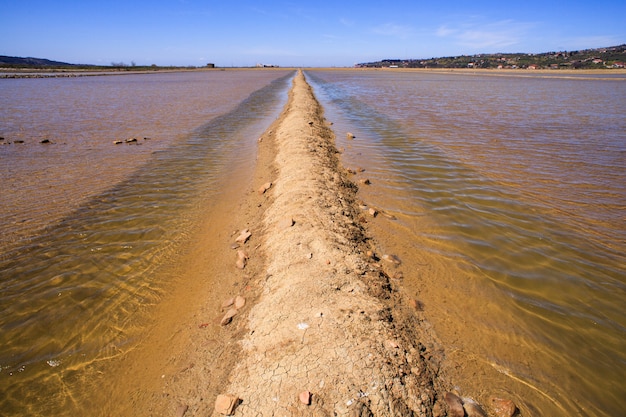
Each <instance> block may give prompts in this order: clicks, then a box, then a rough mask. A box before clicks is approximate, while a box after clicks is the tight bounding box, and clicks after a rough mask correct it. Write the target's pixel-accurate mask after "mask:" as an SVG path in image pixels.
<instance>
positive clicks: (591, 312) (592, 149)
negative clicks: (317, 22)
mask: <svg viewBox="0 0 626 417" xmlns="http://www.w3.org/2000/svg"><path fill="white" fill-rule="evenodd" d="M307 76H308V77H309V79H310V80H311V81H312V82H313V85H314V88H315V91H316V94H318V98H319V99H320V101H321V102H322V105H323V106H324V107H325V109H326V115H327V118H328V119H329V120H330V121H331V122H334V126H333V127H334V129H335V131H336V134H337V137H338V143H339V146H343V147H345V152H344V164H345V165H348V166H353V167H355V166H362V167H364V168H365V169H366V172H365V173H364V174H361V176H367V178H369V179H370V180H371V182H372V185H371V186H369V187H362V190H361V191H360V194H361V197H362V198H363V199H364V200H366V203H368V204H371V205H374V206H375V207H377V208H379V209H382V210H384V211H386V212H388V213H389V214H392V215H394V216H396V217H397V220H396V221H389V220H385V219H384V218H381V217H379V218H377V219H375V220H370V223H371V227H372V229H373V230H374V232H375V233H376V234H377V237H378V238H379V240H380V242H381V245H382V246H383V247H382V248H381V250H393V251H395V252H396V253H397V254H398V255H399V256H400V258H401V259H402V260H403V266H402V268H404V269H405V272H407V273H405V276H406V279H405V281H404V282H403V283H402V285H403V286H404V288H405V290H406V291H407V292H408V293H410V294H414V295H415V296H416V297H417V298H419V299H420V300H421V301H422V302H423V303H424V306H425V314H426V316H427V318H428V320H429V321H430V322H431V323H433V327H434V330H435V332H436V333H437V335H438V336H439V337H440V339H441V341H442V343H443V346H444V347H445V348H446V354H447V360H448V372H449V373H450V375H451V376H452V379H453V380H454V381H455V382H454V383H455V384H458V388H459V390H460V391H461V392H462V394H463V395H471V396H475V397H477V399H479V400H481V402H483V403H487V402H488V397H489V396H490V395H499V396H508V397H512V398H514V400H515V401H516V402H517V403H518V405H519V406H520V408H521V409H522V411H523V414H524V415H584V416H613V415H619V414H621V413H622V411H623V410H624V408H626V400H625V398H626V391H624V385H623V376H624V372H623V370H624V369H625V368H624V365H625V364H626V313H625V312H624V308H623V306H624V302H623V300H624V297H625V296H626V275H625V273H624V265H626V257H625V256H624V253H626V243H625V242H626V228H625V227H624V224H626V223H625V222H624V209H625V208H626V119H625V118H624V114H626V103H625V102H624V100H623V97H625V96H626V82H625V81H624V79H623V77H612V76H610V75H609V76H603V75H600V76H585V77H575V76H568V77H564V78H562V77H558V76H551V77H544V76H525V77H513V76H480V75H471V74H441V73H439V74H435V73H424V72H419V73H416V72H414V73H410V72H409V73H401V72H389V71H385V72H383V71H378V72H374V71H367V72H363V71H309V72H307ZM347 131H351V132H353V133H354V134H355V135H356V138H355V139H354V140H347V139H346V136H345V132H347Z"/></svg>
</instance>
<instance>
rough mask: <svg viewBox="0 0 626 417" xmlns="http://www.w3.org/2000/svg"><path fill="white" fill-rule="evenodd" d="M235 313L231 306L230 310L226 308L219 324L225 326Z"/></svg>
mask: <svg viewBox="0 0 626 417" xmlns="http://www.w3.org/2000/svg"><path fill="white" fill-rule="evenodd" d="M236 315H237V310H236V309H234V308H231V309H230V310H228V311H227V312H226V314H224V317H222V320H221V321H220V324H221V325H222V326H226V325H227V324H229V323H230V322H231V321H233V317H235V316H236Z"/></svg>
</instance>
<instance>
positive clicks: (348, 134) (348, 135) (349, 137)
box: [346, 132, 356, 139]
mask: <svg viewBox="0 0 626 417" xmlns="http://www.w3.org/2000/svg"><path fill="white" fill-rule="evenodd" d="M346 137H347V138H348V139H354V138H356V136H354V133H352V132H348V133H346Z"/></svg>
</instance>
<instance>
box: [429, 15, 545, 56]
mask: <svg viewBox="0 0 626 417" xmlns="http://www.w3.org/2000/svg"><path fill="white" fill-rule="evenodd" d="M479 20H480V19H472V20H470V21H465V22H461V23H456V24H445V25H442V26H440V27H439V28H438V29H437V30H436V32H435V33H436V35H437V36H438V37H441V38H448V39H450V40H452V41H453V42H454V43H456V44H457V45H460V46H462V47H464V48H469V49H471V50H472V51H484V52H487V51H489V50H495V49H498V48H507V47H510V46H514V45H518V44H522V41H523V40H524V38H525V37H528V36H529V34H530V33H531V32H532V28H533V27H534V26H535V25H534V24H533V23H527V22H516V21H514V20H500V21H497V22H484V21H483V22H481V21H479Z"/></svg>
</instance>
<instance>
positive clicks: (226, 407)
mask: <svg viewBox="0 0 626 417" xmlns="http://www.w3.org/2000/svg"><path fill="white" fill-rule="evenodd" d="M238 404H239V397H237V396H236V395H232V394H220V395H218V396H217V398H216V399H215V412H217V413H220V414H223V415H225V416H230V415H232V414H233V412H234V411H235V408H236V407H237V405H238Z"/></svg>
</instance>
